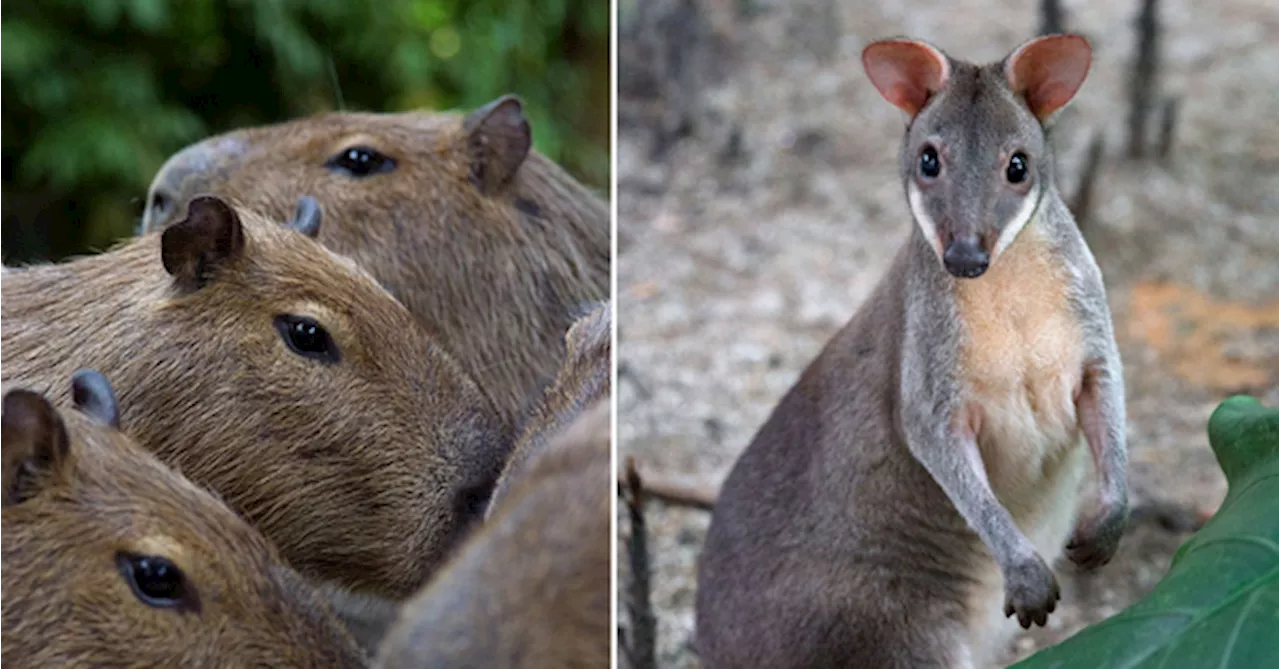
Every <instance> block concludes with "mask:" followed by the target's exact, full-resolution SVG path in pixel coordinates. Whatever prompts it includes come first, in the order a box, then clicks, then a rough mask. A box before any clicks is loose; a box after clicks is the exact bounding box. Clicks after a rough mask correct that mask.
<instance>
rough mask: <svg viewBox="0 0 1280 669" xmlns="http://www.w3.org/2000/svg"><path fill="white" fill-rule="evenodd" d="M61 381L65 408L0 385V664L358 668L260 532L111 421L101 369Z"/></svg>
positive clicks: (318, 601)
mask: <svg viewBox="0 0 1280 669" xmlns="http://www.w3.org/2000/svg"><path fill="white" fill-rule="evenodd" d="M63 383H64V385H65V384H66V379H64V380H63ZM71 386H72V387H73V391H72V395H73V396H74V398H75V399H74V402H73V404H74V406H75V408H76V410H65V409H64V410H62V411H61V412H60V411H59V410H57V409H55V408H54V406H53V405H52V404H51V403H50V402H49V400H47V399H46V398H45V397H44V396H42V395H40V394H39V393H36V392H33V391H31V390H28V389H25V388H13V389H9V390H8V391H7V392H6V393H5V395H4V406H3V415H2V416H0V422H2V423H3V428H2V429H3V440H4V490H3V493H4V506H3V511H2V512H0V513H2V514H3V519H4V521H3V522H4V537H3V544H4V548H3V560H4V562H3V570H2V573H3V593H4V594H3V599H4V606H3V611H4V612H3V630H4V638H3V640H2V641H0V648H2V649H3V650H0V655H2V656H3V659H2V661H3V664H4V666H5V667H8V668H10V669H22V668H25V667H31V668H33V669H45V668H46V667H148V668H151V667H174V668H178V667H184V668H190V667H315V668H317V669H319V668H321V667H323V668H326V669H327V668H329V667H362V666H364V664H365V662H366V658H365V657H364V656H363V654H362V653H361V652H360V650H359V648H357V646H356V645H355V642H354V641H353V640H352V639H351V637H350V636H348V635H347V632H346V630H345V628H343V627H342V625H341V624H340V623H339V622H338V620H337V618H335V617H334V615H333V612H332V611H331V610H330V609H329V608H328V605H327V604H326V603H325V602H324V600H323V599H322V598H320V597H319V596H318V595H317V594H316V593H315V592H314V591H312V590H311V588H310V586H309V585H308V584H307V583H306V582H305V581H304V580H303V579H302V578H301V577H300V576H298V574H296V573H295V572H293V571H292V570H291V569H290V568H288V567H287V566H285V563H284V562H283V561H282V560H281V558H280V556H279V555H278V554H277V552H276V550H275V548H273V547H272V546H271V544H269V543H268V542H267V541H266V540H265V539H264V538H263V537H262V535H261V534H259V533H258V532H257V531H255V530H254V529H253V528H251V527H250V526H249V525H248V524H247V523H245V521H244V520H243V519H241V518H240V517H238V516H237V515H236V514H235V513H233V512H232V511H231V509H229V508H227V506H226V505H224V504H223V503H222V502H221V501H220V500H219V499H218V498H217V497H216V496H215V495H212V494H210V493H209V492H208V491H206V490H204V489H202V488H200V487H199V486H196V485H194V484H193V483H191V482H190V481H188V480H187V479H185V478H183V477H182V476H181V475H179V474H177V473H176V472H174V471H173V470H172V469H170V468H168V467H166V466H165V465H163V464H162V463H161V462H160V461H159V460H157V459H156V458H155V456H153V455H152V454H150V453H148V452H147V451H146V450H144V449H142V448H140V447H139V446H138V445H137V444H135V443H134V442H133V441H132V440H131V439H130V438H129V437H127V436H126V435H125V433H124V432H121V431H120V430H119V429H118V426H119V409H118V405H117V404H116V401H115V397H114V393H113V391H112V388H111V385H110V384H109V383H108V382H107V380H106V378H105V377H103V376H102V375H101V374H100V373H98V372H96V371H93V370H81V371H78V372H76V374H75V375H74V376H73V377H72V381H71ZM175 410H178V411H185V410H187V409H186V408H185V407H175Z"/></svg>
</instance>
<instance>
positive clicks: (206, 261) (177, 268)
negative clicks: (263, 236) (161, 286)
mask: <svg viewBox="0 0 1280 669" xmlns="http://www.w3.org/2000/svg"><path fill="white" fill-rule="evenodd" d="M243 250H244V230H243V229H242V228H241V226H240V216H239V215H237V214H236V210H235V209H232V208H231V205H229V204H227V202H226V201H225V200H223V199H222V198H219V197H215V196H213V195H197V196H195V197H193V198H191V201H190V202H189V203H188V204H187V217H186V218H184V219H182V220H181V221H179V222H178V223H176V224H174V225H172V226H170V227H168V228H166V229H165V231H164V232H163V233H162V234H161V236H160V259H161V260H162V261H163V262H164V268H165V271H167V272H169V274H171V275H172V276H173V278H174V280H175V281H177V283H178V285H180V286H182V287H183V288H185V289H188V290H196V289H198V288H200V287H202V286H204V285H205V284H207V283H209V281H210V280H212V278H213V274H214V272H215V271H216V270H217V269H218V267H219V266H221V265H223V264H224V263H226V262H227V261H228V260H231V259H233V258H235V257H237V256H239V255H240V253H241V252H242V251H243Z"/></svg>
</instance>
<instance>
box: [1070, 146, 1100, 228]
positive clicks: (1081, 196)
mask: <svg viewBox="0 0 1280 669" xmlns="http://www.w3.org/2000/svg"><path fill="white" fill-rule="evenodd" d="M1105 144H1106V140H1105V139H1104V138H1103V135H1102V131H1101V130H1095V131H1094V133H1093V139H1091V140H1090V141H1089V152H1088V153H1087V154H1085V157H1084V166H1083V167H1082V168H1081V170H1080V180H1079V181H1078V182H1076V192H1075V196H1074V197H1072V198H1071V205H1070V209H1071V215H1072V216H1074V217H1075V219H1076V225H1077V226H1079V227H1080V229H1081V231H1082V232H1083V230H1084V227H1085V224H1086V222H1087V221H1088V220H1089V215H1090V213H1091V212H1090V208H1091V207H1092V205H1093V184H1094V183H1095V182H1096V181H1097V178H1098V168H1099V167H1100V166H1101V165H1102V153H1103V149H1105V148H1106V146H1105Z"/></svg>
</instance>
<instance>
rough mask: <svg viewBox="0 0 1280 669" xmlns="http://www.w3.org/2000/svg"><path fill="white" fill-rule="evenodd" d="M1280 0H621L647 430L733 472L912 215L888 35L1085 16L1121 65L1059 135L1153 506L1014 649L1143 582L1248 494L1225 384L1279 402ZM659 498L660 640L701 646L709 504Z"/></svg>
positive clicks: (962, 51) (969, 32) (625, 207)
mask: <svg viewBox="0 0 1280 669" xmlns="http://www.w3.org/2000/svg"><path fill="white" fill-rule="evenodd" d="M1046 10H1051V11H1046ZM1277 16H1278V10H1277V4H1276V1H1275V0H1219V1H1218V2H1213V3H1209V2H1199V1H1198V0H1060V1H1056V2H1054V1H1047V0H1037V1H1034V2H1031V1H1028V0H951V1H949V2H927V1H924V0H917V1H914V2H900V1H898V0H866V1H863V2H841V1H839V0H792V1H784V0H620V3H619V17H618V31H619V41H618V61H619V72H618V115H619V116H618V142H617V146H616V151H617V178H618V249H619V255H618V259H617V262H616V264H615V266H616V267H617V268H618V298H617V304H618V338H619V341H618V366H619V367H618V383H617V386H616V389H615V392H616V393H617V397H618V440H619V449H620V456H621V457H623V458H625V457H626V456H633V457H634V458H635V460H636V462H637V465H638V467H639V470H640V473H641V475H642V476H645V477H646V478H647V479H648V480H651V481H653V482H666V483H670V484H678V485H683V486H690V487H693V488H695V489H698V490H704V491H710V492H711V493H714V491H715V490H716V488H717V487H718V486H719V484H720V481H721V480H722V479H723V477H724V476H725V475H726V474H727V472H728V471H729V468H730V467H731V466H732V465H733V463H734V461H735V460H736V458H737V456H738V454H739V453H740V452H741V451H742V449H743V448H745V447H746V446H747V444H748V443H749V442H750V441H751V438H752V436H753V435H754V434H755V432H756V430H757V429H758V428H759V427H760V425H761V424H762V423H763V422H764V421H765V419H766V417H767V416H768V414H769V411H770V410H771V409H772V408H773V406H774V405H775V404H776V403H777V402H778V400H779V399H780V398H781V397H782V396H783V394H784V393H785V392H786V391H787V389H788V388H789V387H790V386H791V385H792V384H793V383H794V382H795V380H796V378H797V377H798V375H799V374H800V372H801V371H802V370H803V369H804V367H805V366H806V365H807V364H808V363H809V361H810V360H812V359H813V357H814V356H815V355H817V353H818V351H819V350H820V349H821V347H822V346H823V344H824V343H825V342H826V341H827V340H828V339H829V338H830V337H831V336H832V335H833V334H834V333H835V332H836V331H837V330H838V329H839V328H840V327H841V326H842V325H843V324H844V323H845V322H846V321H848V319H849V318H850V317H851V316H852V315H853V313H854V312H855V311H856V310H857V308H858V306H859V305H860V304H861V302H862V300H863V299H865V298H866V296H867V294H868V293H869V292H870V291H871V289H872V287H873V286H874V285H875V283H876V282H877V281H878V280H879V279H880V277H881V276H882V275H883V273H884V271H885V269H886V267H887V265H888V263H889V261H890V259H891V258H892V257H893V254H894V252H895V251H896V249H897V248H898V247H899V246H900V245H901V244H902V243H903V242H904V241H905V240H906V239H907V236H908V234H909V233H910V230H911V227H912V223H911V218H910V214H909V213H908V211H907V207H906V202H905V198H904V196H903V191H902V184H901V182H900V181H899V177H898V150H899V145H900V142H901V139H902V132H903V122H902V117H901V114H900V113H899V112H898V110H897V109H895V108H893V107H892V106H890V105H889V103H887V102H885V101H884V100H883V99H882V98H881V97H880V95H879V94H878V93H877V92H876V90H875V89H874V88H873V87H872V86H871V84H870V83H869V82H868V81H867V78H866V75H865V74H864V73H863V70H862V64H861V62H860V53H861V51H862V48H863V47H864V46H865V45H866V44H867V43H868V42H870V41H873V40H875V39H878V38H883V37H891V36H896V35H907V36H911V37H917V38H922V39H925V40H929V41H931V42H932V43H934V44H935V45H937V46H939V47H941V48H942V49H944V50H945V51H947V52H948V53H950V54H952V55H953V56H955V57H958V58H962V59H966V60H972V61H978V62H984V61H985V62H990V61H995V60H998V59H1000V58H1003V57H1004V56H1005V55H1006V54H1007V53H1009V52H1010V51H1012V50H1013V48H1015V47H1016V46H1018V45H1019V44H1020V43H1022V42H1023V41H1025V40H1027V39H1030V38H1032V37H1034V36H1035V35H1037V34H1039V33H1042V32H1047V31H1054V30H1068V31H1075V32H1081V33H1083V34H1084V35H1085V36H1086V37H1088V39H1089V40H1090V42H1091V43H1092V45H1093V49H1094V61H1093V65H1092V67H1091V69H1090V72H1089V77H1088V79H1087V80H1086V82H1085V84H1084V86H1083V88H1082V89H1081V91H1080V93H1079V95H1078V96H1077V98H1076V99H1075V101H1074V102H1073V103H1072V105H1071V106H1070V107H1068V108H1067V109H1066V110H1065V111H1064V113H1063V114H1062V115H1061V116H1060V117H1059V118H1058V121H1057V123H1056V126H1055V128H1054V131H1053V136H1052V142H1053V145H1054V146H1055V148H1056V157H1057V167H1058V173H1057V177H1058V184H1059V186H1060V189H1061V191H1062V194H1063V197H1064V199H1066V200H1067V202H1068V204H1069V205H1071V206H1072V207H1074V208H1075V209H1076V213H1077V219H1078V221H1079V223H1080V227H1081V229H1082V231H1083V233H1084V235H1085V238H1086V240H1087V241H1088V242H1089V244H1090V246H1091V248H1092V249H1093V252H1094V254H1095V256H1096V257H1097V260H1098V264H1099V265H1100V266H1101V268H1102V272H1103V274H1104V277H1105V280H1106V283H1107V291H1108V299H1109V301H1110V303H1111V310H1112V314H1113V319H1114V323H1115V328H1116V338H1117V340H1118V343H1119V345H1120V349H1121V354H1122V356H1123V358H1124V364H1125V380H1126V385H1127V395H1128V416H1129V425H1128V443H1129V448H1130V469H1129V476H1130V485H1131V501H1132V503H1133V508H1134V514H1133V521H1132V523H1131V525H1130V529H1129V532H1128V534H1127V535H1126V537H1125V539H1124V541H1123V543H1122V545H1121V549H1120V554H1119V555H1118V556H1117V558H1116V559H1115V560H1114V561H1112V562H1111V563H1110V564H1108V565H1107V566H1106V567H1104V568H1102V569H1101V570H1100V571H1097V572H1094V573H1080V572H1078V571H1077V570H1075V569H1073V568H1072V567H1070V566H1069V565H1068V566H1063V567H1062V568H1060V570H1059V582H1060V584H1061V585H1062V587H1063V594H1062V603H1061V605H1060V606H1059V609H1058V611H1057V612H1055V613H1054V614H1053V615H1052V616H1050V618H1049V625H1048V626H1047V627H1045V628H1042V629H1041V628H1037V629H1034V630H1031V631H1028V632H1024V633H1022V634H1021V635H1019V637H1018V638H1017V640H1016V643H1015V644H1013V645H1012V646H1011V647H1010V648H1008V649H1007V653H1006V654H1005V656H1004V657H1003V658H1002V659H1003V660H1004V661H1006V662H1012V661H1013V660H1014V659H1016V658H1020V657H1023V656H1025V655H1027V654H1029V653H1031V652H1033V651H1034V650H1035V649H1037V648H1041V647H1044V646H1046V645H1049V644H1052V643H1055V642H1056V641H1058V640H1061V639H1063V638H1065V637H1066V636H1069V635H1071V634H1072V633H1074V632H1075V631H1077V630H1079V629H1080V628H1081V627H1083V626H1085V625H1088V624H1090V623H1092V622H1095V621H1098V620H1100V619H1102V618H1105V617H1107V616H1109V615H1111V614H1114V613H1116V612H1118V611H1119V610H1121V609H1123V608H1124V607H1125V606H1127V605H1128V604H1129V603H1131V602H1133V601H1134V600H1135V599H1136V598H1138V597H1140V596H1142V595H1143V594H1145V593H1146V592H1148V591H1149V590H1150V589H1151V588H1152V587H1153V586H1154V584H1155V583H1156V582H1157V581H1158V580H1159V579H1160V578H1161V577H1162V576H1163V575H1164V574H1165V572H1166V570H1167V568H1168V565H1169V560H1170V558H1171V557H1172V555H1173V551H1174V550H1175V549H1176V548H1177V546H1178V545H1179V544H1180V543H1181V542H1182V541H1184V540H1185V539H1186V538H1187V537H1188V536H1189V532H1190V531H1191V530H1192V529H1194V528H1195V527H1196V525H1197V524H1198V523H1199V522H1201V521H1202V520H1203V519H1204V518H1206V517H1207V516H1208V515H1210V514H1212V513H1213V512H1214V511H1216V509H1217V508H1218V505H1219V504H1220V503H1221V501H1222V498H1223V495H1224V493H1225V489H1226V486H1225V480H1224V478H1223V475H1222V473H1221V471H1220V469H1219V468H1218V465H1217V463H1216V462H1215V460H1214V456H1213V452H1212V451H1211V450H1210V448H1209V444H1208V439H1207V435H1206V433H1205V424H1206V421H1207V420H1208V417H1209V414H1210V413H1211V412H1212V411H1213V409H1214V407H1216V406H1217V405H1218V403H1219V402H1221V401H1222V400H1223V399H1224V398H1226V397H1227V396H1229V395H1232V394H1236V393H1243V394H1248V395H1253V396H1255V397H1258V398H1260V399H1261V400H1262V401H1263V402H1264V403H1265V404H1268V405H1270V406H1275V405H1276V401H1277V365H1278V363H1280V356H1278V354H1277V343H1278V340H1280V334H1278V331H1277V322H1278V321H1280V309H1278V308H1277V302H1278V300H1280V293H1278V291H1277V245H1278V244H1280V226H1278V225H1277V217H1278V216H1280V210H1278V207H1277V193H1278V187H1280V182H1278V179H1277V173H1278V172H1277V170H1278V167H1277V165H1278V160H1277V147H1278V146H1280V136H1278V134H1277V123H1276V119H1277V117H1278V116H1280V83H1278V79H1280V73H1278V68H1280V46H1278V44H1277V42H1278V39H1277V35H1278V33H1280V30H1278V29H1277V28H1278V27H1277ZM1144 26H1154V30H1150V29H1148V28H1146V27H1144ZM620 506H621V505H620ZM646 508H647V523H648V528H649V534H650V537H649V552H650V557H649V561H650V566H651V568H652V586H653V606H654V608H655V609H656V614H657V623H658V624H657V639H658V644H657V654H658V662H657V666H659V667H664V668H673V667H678V668H681V669H684V668H689V667H696V666H697V654H696V653H695V652H694V651H693V649H692V648H691V646H690V642H691V639H692V637H693V625H694V612H693V601H694V592H695V583H694V573H695V565H696V560H697V556H698V554H699V552H700V550H701V547H702V541H703V538H704V536H705V532H706V528H707V523H708V520H709V515H708V514H707V513H706V512H704V511H700V510H694V509H689V508H685V507H683V506H672V505H667V504H664V503H662V502H659V501H653V502H652V503H651V504H649V505H648V506H647V507H646ZM629 527H630V523H629V519H628V517H627V516H626V515H625V514H624V515H620V516H619V528H620V532H621V534H622V535H623V537H624V538H625V537H626V536H627V534H628V532H629V529H628V528H629ZM619 555H620V556H625V555H626V552H625V547H624V546H621V545H620V547H619ZM627 564H628V561H627V560H626V559H623V560H622V566H623V568H624V570H625V567H626V565H627ZM628 582H629V578H628V577H627V575H626V572H625V571H624V572H623V577H622V578H620V580H619V587H620V588H622V589H620V590H619V602H620V603H626V602H627V601H628V593H627V591H626V589H625V588H626V586H627V584H628ZM622 627H623V630H622V631H623V636H624V638H627V637H628V635H630V633H631V632H633V631H634V628H633V626H632V623H631V621H630V620H629V618H628V616H627V614H626V613H625V608H624V614H623V618H622Z"/></svg>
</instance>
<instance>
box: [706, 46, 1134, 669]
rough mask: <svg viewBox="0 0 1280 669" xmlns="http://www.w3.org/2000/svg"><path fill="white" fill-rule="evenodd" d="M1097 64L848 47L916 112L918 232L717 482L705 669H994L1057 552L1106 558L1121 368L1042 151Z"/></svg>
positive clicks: (905, 161) (1047, 582)
mask: <svg viewBox="0 0 1280 669" xmlns="http://www.w3.org/2000/svg"><path fill="white" fill-rule="evenodd" d="M1090 57H1091V50H1090V47H1089V44H1088V42H1087V41H1086V40H1085V39H1084V38H1082V37H1079V36H1074V35H1053V36H1047V37H1042V38H1038V39H1035V40H1032V41H1029V42H1027V43H1025V44H1023V45H1022V46H1020V47H1019V48H1018V49H1016V50H1015V51H1013V52H1012V53H1011V54H1010V55H1008V56H1007V57H1006V58H1005V59H1004V60H1002V61H1000V62H998V63H992V64H988V65H975V64H972V63H968V62H964V61H960V60H955V59H953V58H951V57H949V56H947V55H946V54H944V53H943V52H942V51H940V50H939V49H937V48H935V47H933V46H931V45H929V44H926V43H923V42H920V41H916V40H907V39H893V40H884V41H879V42H875V43H873V44H871V45H869V46H867V47H866V49H865V50H864V51H863V55H862V60H863V66H864V68H865V70H866V73H867V75H868V77H869V78H870V79H871V82H872V84H874V85H875V87H876V88H877V89H878V90H879V91H880V93H881V94H882V95H883V96H884V98H885V99H887V100H888V101H889V102H891V103H893V104H894V105H896V106H897V107H899V108H900V109H901V110H902V111H903V112H905V113H906V114H907V115H908V117H909V121H908V124H907V129H906V138H905V140H904V141H903V144H902V154H901V172H902V180H903V184H904V187H905V190H906V199H907V203H908V205H909V207H910V210H911V214H912V217H913V218H914V219H915V226H913V229H912V233H911V237H910V240H909V241H908V242H907V243H906V245H905V246H904V247H903V248H902V249H901V251H900V252H899V253H898V254H897V256H896V258H895V259H894V260H893V262H892V265H891V267H890V269H889V271H888V273H887V274H886V275H885V276H884V278H883V279H882V280H881V281H880V283H879V284H878V286H877V287H876V288H875V290H874V292H873V294H872V295H871V297H870V298H868V300H867V302H866V303H865V304H864V305H863V306H862V307H861V308H860V309H859V310H858V312H857V314H856V315H855V316H854V317H853V319H852V320H851V321H850V322H849V323H848V324H847V325H846V326H845V327H844V329H843V330H841V331H840V332H839V333H838V334H836V335H835V337H834V338H833V339H832V340H831V341H830V342H829V343H828V344H827V345H826V347H825V349H824V350H823V351H822V353H821V354H820V355H819V356H818V358H817V359H816V360H814V361H813V362H812V363H811V364H810V365H809V367H808V369H806V370H805V372H804V373H803V374H802V375H801V377H800V379H799V381H797V382H796V384H795V386H794V387H792V388H791V390H790V391H789V392H788V393H787V395H786V396H785V397H784V398H783V399H782V401H781V403H780V404H779V405H778V406H777V408H775V409H774V411H773V413H772V415H771V416H770V417H769V419H768V421H767V422H766V423H765V424H764V426H763V427H762V428H761V429H760V432H759V433H758V434H757V435H756V437H755V439H754V441H753V442H752V443H751V445H750V446H749V447H748V448H747V450H746V451H745V452H744V453H743V454H742V456H741V458H740V459H739V460H738V462H737V464H736V465H735V466H734V468H733V470H732V472H731V473H730V474H729V477H728V479H727V480H726V482H725V484H724V487H723V488H722V492H721V496H720V498H719V500H718V501H717V502H716V506H715V510H714V515H713V518H712V521H711V527H710V530H709V533H708V536H707V542H706V545H705V549H704V552H703V554H702V557H701V562H700V565H699V590H698V598H697V635H698V636H697V651H698V654H699V656H700V659H701V663H702V666H704V667H707V668H708V669H716V668H718V667H734V668H742V667H769V668H770V669H774V668H782V667H853V666H856V667H859V668H865V669H874V668H880V667H904V668H905V667H910V668H912V669H920V668H925V667H966V668H967V667H983V666H988V665H989V664H990V663H991V662H992V661H993V659H994V655H995V654H996V653H998V652H999V651H1000V650H1001V649H1002V646H1003V645H1004V644H1007V643H1008V641H1009V637H1010V636H1011V635H1012V633H1013V632H1015V631H1016V629H1017V628H1016V627H1014V626H1013V624H1012V623H1011V622H1009V621H1006V620H1004V618H1005V617H1008V616H1011V615H1014V614H1016V617H1017V620H1018V623H1019V624H1021V626H1022V627H1024V628H1029V627H1030V625H1031V623H1033V622H1034V623H1036V624H1037V625H1043V624H1045V621H1046V618H1047V616H1048V614H1049V613H1051V612H1052V611H1053V610H1054V606H1055V602H1057V601H1058V599H1059V591H1058V584H1057V580H1056V579H1055V577H1054V574H1053V571H1051V569H1050V565H1051V564H1053V562H1054V560H1055V559H1056V558H1058V557H1059V556H1060V554H1061V553H1062V552H1063V548H1064V544H1065V552H1066V555H1067V556H1068V557H1069V558H1070V559H1071V560H1072V561H1073V562H1075V563H1077V564H1079V565H1081V566H1083V567H1085V568H1096V567H1098V566H1100V565H1102V564H1105V563H1106V562H1107V561H1108V560H1110V558H1111V557H1112V555H1114V554H1115V551H1116V548H1117V545H1118V543H1119V540H1120V535H1121V534H1122V532H1123V529H1124V526H1125V518H1126V514H1127V507H1128V488H1127V483H1126V478H1125V477H1126V475H1125V469H1126V455H1125V432H1124V427H1125V413H1124V386H1123V379H1122V375H1121V367H1120V357H1119V353H1118V351H1117V348H1116V344H1115V341H1114V336H1113V334H1112V325H1111V317H1110V313H1109V311H1108V307H1107V300H1106V295H1105V291H1104V287H1103V282H1102V274H1101V272H1100V271H1099V269H1098V266H1097V264H1096V262H1095V261H1094V259H1093V255H1092V254H1091V253H1090V251H1089V249H1088V247H1087V246H1086V245H1085V242H1084V240H1083V238H1082V237H1081V236H1080V233H1079V231H1078V229H1077V228H1076V226H1075V223H1074V221H1073V219H1072V218H1071V215H1070V213H1069V212H1068V210H1067V208H1066V206H1065V205H1064V204H1063V202H1062V199H1061V197H1060V196H1059V194H1058V191H1057V189H1056V188H1055V186H1054V178H1053V159H1052V156H1051V153H1050V147H1049V144H1048V138H1047V136H1046V132H1047V128H1048V126H1049V124H1050V122H1051V119H1052V117H1053V115H1054V113H1055V112H1056V111H1057V110H1059V109H1060V108H1062V107H1063V106H1064V105H1065V104H1066V103H1067V102H1068V101H1069V100H1070V99H1071V98H1072V97H1073V96H1074V95H1075V93H1076V91H1077V90H1078V89H1079V87H1080V85H1081V84H1082V83H1083V82H1084V79H1085V75H1086V74H1087V72H1088V69H1089V62H1090ZM1085 444H1087V445H1088V448H1087V449H1086V448H1085ZM1086 453H1091V454H1092V461H1093V464H1094V465H1095V467H1096V472H1097V484H1098V485H1097V497H1098V499H1097V500H1096V502H1097V504H1096V508H1085V504H1084V502H1085V497H1086V496H1085V494H1084V485H1085V483H1086V480H1085V474H1086V468H1087V466H1088V462H1087V460H1088V459H1089V458H1088V456H1087V455H1086ZM1073 528H1074V529H1073ZM1002 595H1003V596H1002Z"/></svg>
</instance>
